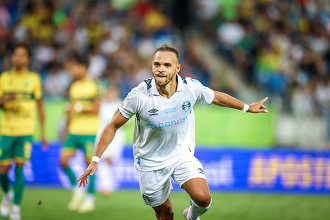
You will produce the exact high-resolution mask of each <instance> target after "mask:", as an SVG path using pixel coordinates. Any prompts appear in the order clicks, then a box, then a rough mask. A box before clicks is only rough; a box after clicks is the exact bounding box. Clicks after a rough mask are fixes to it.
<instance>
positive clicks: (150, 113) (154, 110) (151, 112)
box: [148, 108, 158, 116]
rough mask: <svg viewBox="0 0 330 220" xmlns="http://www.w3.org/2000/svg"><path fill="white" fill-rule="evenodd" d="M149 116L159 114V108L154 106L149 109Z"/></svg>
mask: <svg viewBox="0 0 330 220" xmlns="http://www.w3.org/2000/svg"><path fill="white" fill-rule="evenodd" d="M148 112H149V116H151V115H158V113H157V112H158V110H157V109H155V108H152V109H150V110H149V111H148Z"/></svg>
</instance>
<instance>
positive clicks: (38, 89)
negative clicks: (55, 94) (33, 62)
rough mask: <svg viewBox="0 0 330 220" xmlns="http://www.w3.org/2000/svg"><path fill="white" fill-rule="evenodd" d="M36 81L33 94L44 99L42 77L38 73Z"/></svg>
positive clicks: (36, 97) (38, 98) (37, 98)
mask: <svg viewBox="0 0 330 220" xmlns="http://www.w3.org/2000/svg"><path fill="white" fill-rule="evenodd" d="M35 81H36V82H35V88H34V91H33V95H34V98H35V99H36V100H40V99H42V85H41V80H40V77H39V76H38V75H36V77H35Z"/></svg>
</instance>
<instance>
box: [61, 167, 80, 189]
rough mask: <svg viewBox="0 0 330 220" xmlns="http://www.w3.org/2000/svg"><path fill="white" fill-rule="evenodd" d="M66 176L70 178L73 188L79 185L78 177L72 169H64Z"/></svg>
mask: <svg viewBox="0 0 330 220" xmlns="http://www.w3.org/2000/svg"><path fill="white" fill-rule="evenodd" d="M63 170H64V172H65V174H66V175H67V176H68V177H69V180H70V183H71V186H75V185H76V184H77V181H76V175H75V174H74V172H73V170H72V169H71V168H70V167H67V168H63Z"/></svg>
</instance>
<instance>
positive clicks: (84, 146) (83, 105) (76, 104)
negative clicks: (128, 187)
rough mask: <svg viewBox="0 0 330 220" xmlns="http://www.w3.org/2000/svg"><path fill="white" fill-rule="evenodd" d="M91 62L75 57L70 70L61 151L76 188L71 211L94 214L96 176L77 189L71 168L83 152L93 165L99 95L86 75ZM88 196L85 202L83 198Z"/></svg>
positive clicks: (67, 173) (64, 168)
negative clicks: (65, 124)
mask: <svg viewBox="0 0 330 220" xmlns="http://www.w3.org/2000/svg"><path fill="white" fill-rule="evenodd" d="M87 70H88V60H87V58H85V57H81V56H76V57H75V61H74V62H73V64H72V67H71V70H70V72H71V75H72V77H73V79H74V82H73V83H72V84H71V86H70V88H69V99H70V105H69V107H68V108H67V127H66V130H67V132H68V135H67V138H66V141H65V143H64V146H63V149H62V152H61V162H60V163H61V167H62V168H63V170H64V172H65V174H66V175H67V176H68V177H69V180H70V183H71V185H72V188H73V197H72V199H71V201H70V203H69V210H70V211H78V212H80V213H85V212H90V211H93V210H94V208H95V205H94V203H95V201H94V200H95V197H94V194H95V186H94V180H95V177H94V176H91V178H90V185H89V187H88V190H87V192H88V193H87V195H85V192H84V191H82V190H80V189H79V188H78V187H77V182H76V177H75V174H74V172H73V170H72V169H71V168H70V167H69V160H70V158H71V157H72V156H74V155H75V153H76V150H77V149H81V150H82V151H83V152H84V155H85V161H86V164H87V166H88V165H89V163H90V162H91V159H92V156H93V150H94V142H95V137H96V133H97V131H98V128H99V116H98V114H99V109H100V92H99V87H98V85H97V83H96V82H95V81H94V80H92V79H90V78H89V77H88V76H87ZM85 196H86V198H85V200H84V197H85Z"/></svg>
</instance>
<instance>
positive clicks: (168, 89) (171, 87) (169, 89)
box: [156, 77, 178, 99]
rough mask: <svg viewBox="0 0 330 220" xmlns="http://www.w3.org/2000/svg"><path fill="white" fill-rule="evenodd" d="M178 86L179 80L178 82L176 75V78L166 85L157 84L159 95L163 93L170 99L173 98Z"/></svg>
mask: <svg viewBox="0 0 330 220" xmlns="http://www.w3.org/2000/svg"><path fill="white" fill-rule="evenodd" d="M177 86H178V82H177V79H176V77H174V79H173V80H172V81H171V82H169V83H168V84H167V85H166V86H164V87H163V86H158V85H157V84H156V87H157V90H158V92H159V95H161V96H163V97H165V98H168V99H169V98H171V96H172V95H173V94H174V93H175V91H176V88H177Z"/></svg>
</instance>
